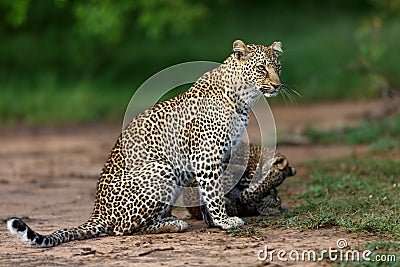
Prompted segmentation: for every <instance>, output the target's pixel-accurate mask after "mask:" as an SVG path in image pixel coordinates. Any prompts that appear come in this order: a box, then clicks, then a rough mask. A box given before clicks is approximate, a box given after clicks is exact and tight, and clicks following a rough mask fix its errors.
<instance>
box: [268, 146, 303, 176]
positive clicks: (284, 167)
mask: <svg viewBox="0 0 400 267" xmlns="http://www.w3.org/2000/svg"><path fill="white" fill-rule="evenodd" d="M271 169H274V170H275V171H276V172H278V173H280V174H282V175H283V176H285V177H290V176H295V175H296V172H297V171H296V169H295V168H293V167H291V166H290V165H289V161H288V160H287V158H286V157H285V155H283V154H281V153H279V152H277V153H276V154H275V157H274V159H273V161H272V166H271Z"/></svg>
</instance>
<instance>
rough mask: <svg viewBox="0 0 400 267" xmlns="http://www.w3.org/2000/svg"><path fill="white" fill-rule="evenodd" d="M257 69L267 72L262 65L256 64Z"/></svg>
mask: <svg viewBox="0 0 400 267" xmlns="http://www.w3.org/2000/svg"><path fill="white" fill-rule="evenodd" d="M257 70H258V71H261V72H267V68H266V67H265V66H264V65H257Z"/></svg>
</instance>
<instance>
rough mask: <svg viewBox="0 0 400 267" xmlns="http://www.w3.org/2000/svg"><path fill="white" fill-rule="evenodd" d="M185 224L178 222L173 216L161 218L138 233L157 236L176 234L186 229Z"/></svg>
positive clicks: (186, 225)
mask: <svg viewBox="0 0 400 267" xmlns="http://www.w3.org/2000/svg"><path fill="white" fill-rule="evenodd" d="M188 228H189V226H188V224H187V223H186V222H184V221H182V220H179V219H178V218H176V217H175V216H170V217H166V218H162V219H160V220H156V221H154V222H153V223H152V224H150V225H149V226H147V227H146V228H144V229H142V230H140V231H139V233H141V234H159V233H178V232H183V231H185V230H186V229H188Z"/></svg>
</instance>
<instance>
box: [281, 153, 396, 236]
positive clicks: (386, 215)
mask: <svg viewBox="0 0 400 267" xmlns="http://www.w3.org/2000/svg"><path fill="white" fill-rule="evenodd" d="M309 165H310V167H311V168H313V174H312V176H311V180H310V181H307V184H306V190H305V191H304V192H302V193H301V194H300V195H298V196H297V197H298V199H299V201H302V202H303V204H302V205H299V206H297V207H295V209H294V210H293V211H292V212H289V213H287V214H285V215H283V217H281V218H280V219H278V220H277V221H276V222H275V223H276V224H277V226H284V227H288V226H296V227H298V228H300V229H316V228H324V227H331V226H337V227H340V228H341V229H342V230H345V231H347V232H357V233H361V232H365V233H374V234H376V235H378V236H382V237H390V238H393V239H395V240H396V239H397V240H398V239H400V182H399V179H398V178H399V177H400V169H399V168H398V167H397V166H400V160H396V159H390V158H373V157H365V158H349V159H342V160H336V161H327V162H318V161H314V162H311V163H309Z"/></svg>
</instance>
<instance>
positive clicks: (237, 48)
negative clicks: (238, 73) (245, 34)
mask: <svg viewBox="0 0 400 267" xmlns="http://www.w3.org/2000/svg"><path fill="white" fill-rule="evenodd" d="M233 53H234V54H235V56H236V58H237V59H240V58H241V57H243V56H246V55H247V54H248V53H249V48H248V47H247V45H246V44H245V43H244V42H243V41H242V40H236V41H234V42H233Z"/></svg>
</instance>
